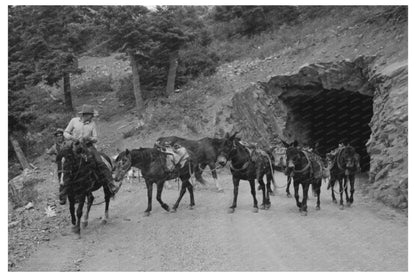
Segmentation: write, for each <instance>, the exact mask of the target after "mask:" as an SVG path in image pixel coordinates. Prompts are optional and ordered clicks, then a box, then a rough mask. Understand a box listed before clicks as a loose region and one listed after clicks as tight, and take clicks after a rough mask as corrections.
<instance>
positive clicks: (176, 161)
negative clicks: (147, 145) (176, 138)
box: [156, 143, 190, 172]
mask: <svg viewBox="0 0 416 277" xmlns="http://www.w3.org/2000/svg"><path fill="white" fill-rule="evenodd" d="M156 149H158V150H159V151H160V152H162V153H164V154H166V168H167V170H168V171H170V172H173V171H175V170H177V169H179V168H182V167H184V165H185V163H186V162H187V161H188V159H190V156H189V153H188V151H187V150H186V148H185V147H183V146H181V145H179V144H178V143H175V144H174V145H173V146H171V145H169V144H165V145H164V146H158V147H156Z"/></svg>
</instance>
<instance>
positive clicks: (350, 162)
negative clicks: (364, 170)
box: [327, 145, 361, 209]
mask: <svg viewBox="0 0 416 277" xmlns="http://www.w3.org/2000/svg"><path fill="white" fill-rule="evenodd" d="M327 157H328V159H329V161H330V164H331V169H330V172H331V177H330V180H329V184H328V189H329V188H331V190H332V191H331V192H332V201H333V202H334V203H337V199H336V197H335V194H334V186H335V182H336V181H338V185H339V194H340V200H339V201H340V203H339V204H340V208H341V209H343V207H344V201H343V192H344V191H345V198H346V199H345V200H346V202H347V205H348V206H350V205H351V204H352V203H353V202H354V191H355V189H354V184H355V174H356V173H358V172H360V170H361V168H360V157H359V155H358V153H356V152H355V149H354V147H352V146H349V145H348V146H345V147H343V148H341V149H339V150H338V151H336V152H335V153H333V154H331V153H328V154H327ZM347 181H348V183H349V184H350V193H351V195H350V196H349V195H348V184H347Z"/></svg>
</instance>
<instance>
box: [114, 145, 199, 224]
mask: <svg viewBox="0 0 416 277" xmlns="http://www.w3.org/2000/svg"><path fill="white" fill-rule="evenodd" d="M177 150H179V152H181V151H182V153H184V152H183V149H182V148H181V147H179V148H178V149H177ZM175 153H176V152H175V151H173V150H172V151H171V150H166V149H165V150H164V151H160V150H159V149H157V148H139V149H132V150H128V149H126V150H125V151H123V152H121V153H119V154H118V155H117V158H116V160H115V170H114V178H115V180H116V181H119V180H122V179H123V178H124V176H125V175H126V173H127V172H128V171H129V170H130V169H131V167H132V166H133V167H136V168H139V169H140V171H141V174H142V177H143V178H144V180H145V183H146V188H147V209H146V210H145V212H144V214H145V216H149V215H150V211H151V210H152V194H153V184H154V183H155V184H156V188H157V193H156V199H157V201H158V202H159V203H160V205H161V206H162V208H163V209H165V210H166V211H170V208H169V206H168V205H167V204H166V203H164V202H163V201H162V191H163V184H164V183H165V181H167V180H172V179H176V178H179V179H181V182H182V186H181V190H180V192H179V197H178V199H177V201H176V203H175V204H174V205H173V207H172V211H173V212H174V211H176V209H177V208H178V206H179V203H180V201H181V199H182V197H183V195H184V194H185V192H186V189H188V192H189V195H190V204H189V208H190V209H192V208H193V206H195V201H194V192H193V186H192V184H191V182H190V181H189V179H190V178H191V174H193V168H194V167H193V161H192V154H191V153H189V151H188V150H186V153H185V154H184V155H183V156H181V157H180V156H178V157H177V158H178V159H179V160H177V161H178V163H176V164H175V162H173V164H171V165H172V167H171V168H168V164H167V156H172V155H173V157H174V159H175V156H174V155H175ZM187 155H189V158H184V157H185V156H187ZM182 162H183V163H182Z"/></svg>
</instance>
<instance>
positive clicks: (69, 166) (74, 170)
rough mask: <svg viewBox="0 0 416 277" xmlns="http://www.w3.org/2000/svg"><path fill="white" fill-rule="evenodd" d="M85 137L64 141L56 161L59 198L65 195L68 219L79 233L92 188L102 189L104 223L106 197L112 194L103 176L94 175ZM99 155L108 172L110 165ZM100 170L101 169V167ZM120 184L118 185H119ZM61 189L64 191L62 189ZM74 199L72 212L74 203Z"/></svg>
mask: <svg viewBox="0 0 416 277" xmlns="http://www.w3.org/2000/svg"><path fill="white" fill-rule="evenodd" d="M87 143H88V141H87V140H79V141H75V142H70V143H67V144H66V145H65V146H64V147H63V148H62V149H61V151H60V153H59V157H60V160H59V162H60V163H61V168H62V171H61V179H60V198H61V201H62V200H63V199H62V198H63V197H65V198H66V197H67V198H68V201H69V211H70V214H71V222H72V224H73V225H74V226H73V231H74V232H75V233H76V234H78V235H80V234H81V223H82V225H83V227H86V226H87V225H88V216H89V212H90V209H91V206H92V204H93V202H94V196H93V194H92V193H93V192H94V191H96V190H98V189H100V188H101V187H102V188H103V190H104V199H105V211H104V217H103V219H102V222H103V223H106V222H107V220H108V218H109V215H108V210H109V205H110V198H111V197H112V196H113V194H112V193H111V192H110V191H109V189H108V186H107V182H108V180H107V178H105V177H103V176H102V175H97V173H96V172H97V171H96V167H97V160H96V158H95V156H94V155H93V153H91V151H89V149H88V147H87V145H86V144H87ZM100 158H102V159H104V160H105V163H106V167H107V168H106V169H105V170H107V171H108V173H110V174H111V170H112V165H111V160H110V158H109V157H108V156H106V155H105V154H103V153H100ZM101 170H103V169H101ZM120 186H121V183H120V185H119V186H118V188H120ZM63 191H65V193H62V192H63ZM85 200H87V210H86V212H85V213H84V218H83V219H81V218H82V215H83V207H84V204H85ZM76 203H78V207H77V211H76V216H75V205H76Z"/></svg>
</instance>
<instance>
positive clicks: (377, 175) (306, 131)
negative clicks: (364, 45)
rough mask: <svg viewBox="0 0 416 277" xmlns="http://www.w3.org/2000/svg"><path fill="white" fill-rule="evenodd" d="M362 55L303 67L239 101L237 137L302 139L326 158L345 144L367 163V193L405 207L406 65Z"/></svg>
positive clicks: (235, 101) (265, 143)
mask: <svg viewBox="0 0 416 277" xmlns="http://www.w3.org/2000/svg"><path fill="white" fill-rule="evenodd" d="M375 60H376V57H375V56H367V57H364V56H361V57H358V58H356V59H355V60H353V61H350V60H341V61H335V62H327V63H315V64H310V65H304V66H302V67H301V68H300V70H299V72H297V73H295V74H291V75H279V76H274V77H272V78H270V79H269V80H268V82H265V83H260V84H258V85H253V86H251V87H249V88H247V89H246V90H245V91H244V92H242V93H238V94H236V95H235V96H234V98H233V100H232V103H233V112H232V118H233V120H234V121H235V122H236V125H235V127H234V129H235V130H242V131H241V132H242V136H243V137H244V138H245V139H247V140H250V141H255V142H258V143H259V144H260V145H263V146H266V147H267V146H270V144H274V143H277V142H278V138H283V139H284V140H286V141H289V142H290V141H293V140H295V139H296V140H298V141H299V142H300V143H302V144H307V145H314V144H316V143H317V142H318V143H319V144H320V145H323V148H324V150H325V151H329V150H330V149H331V148H333V147H335V146H336V144H337V143H338V141H339V140H340V139H342V138H347V139H348V140H349V141H350V142H352V144H353V145H354V146H356V148H357V150H358V152H359V153H360V155H361V156H362V162H364V163H367V166H364V169H366V170H368V171H369V176H370V177H369V185H368V186H367V192H368V193H370V194H371V195H373V196H374V197H375V198H377V199H380V200H382V201H383V202H385V203H386V204H388V205H391V206H394V207H397V208H401V209H405V208H407V195H408V192H407V187H408V179H407V174H408V173H407V166H408V165H407V157H408V154H407V151H408V149H407V144H408V141H407V134H408V131H407V128H408V127H407V124H408V115H407V113H408V108H407V107H408V105H407V103H408V101H407V62H403V63H395V64H391V65H389V66H386V65H384V66H383V65H381V66H380V65H379V64H377V63H376V62H375Z"/></svg>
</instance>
